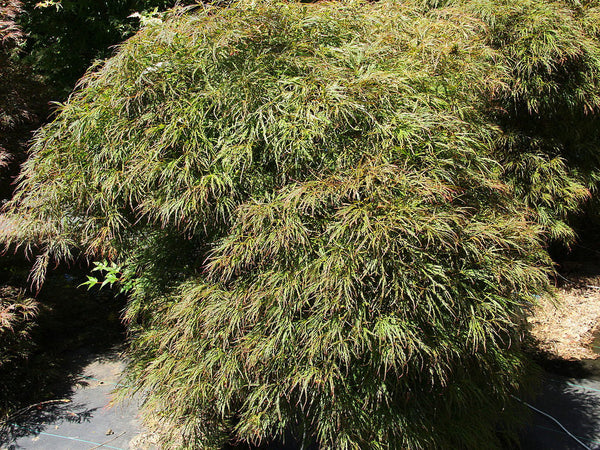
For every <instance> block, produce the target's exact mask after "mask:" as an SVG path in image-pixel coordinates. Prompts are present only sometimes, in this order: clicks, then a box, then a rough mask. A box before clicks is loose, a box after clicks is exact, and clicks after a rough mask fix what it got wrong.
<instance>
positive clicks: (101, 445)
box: [89, 431, 127, 450]
mask: <svg viewBox="0 0 600 450" xmlns="http://www.w3.org/2000/svg"><path fill="white" fill-rule="evenodd" d="M125 433H127V431H123V432H122V433H121V434H118V435H116V436H115V437H113V438H112V439H109V440H108V441H104V442H103V443H102V444H98V445H96V446H95V447H92V448H90V449H89V450H95V449H97V448H100V447H104V446H105V445H106V444H108V443H109V442H112V441H114V440H115V439H118V438H120V437H121V436H123V435H124V434H125Z"/></svg>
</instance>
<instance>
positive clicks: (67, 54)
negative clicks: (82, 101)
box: [18, 0, 176, 98]
mask: <svg viewBox="0 0 600 450" xmlns="http://www.w3.org/2000/svg"><path fill="white" fill-rule="evenodd" d="M175 3H176V0H60V1H55V2H53V1H50V2H40V1H37V0H23V1H22V9H23V11H22V13H21V14H20V15H19V18H18V22H19V25H20V26H21V28H22V29H23V31H24V33H25V34H26V36H27V39H26V41H25V43H24V46H23V53H24V55H26V56H25V61H26V62H27V64H28V65H30V66H31V67H33V68H34V69H35V70H36V71H37V73H39V74H41V75H43V76H44V78H45V79H46V80H49V81H50V82H52V83H53V84H54V85H55V87H56V88H57V90H58V92H59V96H60V97H61V98H64V97H65V96H66V95H67V94H68V93H69V92H70V91H71V90H72V89H73V86H74V85H75V82H76V81H77V80H78V79H79V77H81V75H82V74H83V73H84V72H85V70H86V69H87V68H88V67H89V66H90V64H91V63H92V62H93V61H94V60H96V59H102V58H106V57H107V56H110V55H111V54H112V53H113V52H114V48H113V46H114V45H117V44H119V43H120V42H122V41H123V40H124V39H126V38H128V37H129V36H131V35H132V34H133V33H134V32H135V31H136V30H137V29H138V27H139V19H136V18H129V17H128V16H129V15H131V14H132V13H135V12H144V11H153V10H154V9H156V10H159V11H164V10H165V9H167V8H169V7H171V6H174V5H175Z"/></svg>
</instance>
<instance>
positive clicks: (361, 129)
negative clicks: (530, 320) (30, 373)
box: [1, 0, 600, 449]
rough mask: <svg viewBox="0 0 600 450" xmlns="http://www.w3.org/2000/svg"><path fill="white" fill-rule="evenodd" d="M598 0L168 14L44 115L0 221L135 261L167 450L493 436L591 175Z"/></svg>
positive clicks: (145, 375) (140, 318) (142, 384)
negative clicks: (550, 252)
mask: <svg viewBox="0 0 600 450" xmlns="http://www.w3.org/2000/svg"><path fill="white" fill-rule="evenodd" d="M596 9H597V6H596V7H594V4H593V3H592V2H588V3H586V4H585V5H575V4H574V3H565V2H560V1H553V2H550V1H548V2H547V1H526V0H520V1H516V2H514V1H513V2H508V1H500V0H498V1H485V2H483V1H482V2H479V1H446V2H423V1H416V0H415V1H412V2H411V1H407V2H394V1H382V2H376V3H362V2H352V1H351V2H341V3H325V2H324V3H318V4H312V5H311V4H299V3H288V2H282V3H273V2H262V1H259V2H252V3H247V2H241V3H234V4H232V5H230V6H228V7H226V8H220V7H216V6H206V7H205V8H202V9H200V8H199V9H198V10H195V11H194V12H193V13H182V12H181V11H180V12H177V11H175V12H173V13H172V14H171V16H170V18H169V19H168V20H167V21H165V22H164V23H162V24H159V25H152V24H149V25H148V26H147V27H146V28H145V29H144V30H143V31H142V32H140V33H139V34H137V35H136V36H135V37H133V38H132V39H131V40H129V41H127V42H126V43H124V44H123V45H122V46H121V48H120V50H119V52H118V53H117V54H116V56H115V57H113V58H111V59H109V60H107V61H106V62H104V63H103V64H102V65H101V66H98V67H96V68H95V69H94V70H92V71H90V72H89V73H88V74H87V75H86V77H85V78H84V79H83V80H82V82H81V87H80V89H79V90H78V91H77V92H75V93H74V94H73V96H72V97H71V99H70V100H69V101H68V102H67V103H65V104H64V105H62V106H61V107H60V109H59V112H58V114H57V118H56V120H55V121H54V122H52V123H51V124H49V125H48V126H46V127H44V128H43V129H41V130H40V131H39V132H38V134H37V135H36V138H35V142H34V145H33V148H32V157H31V159H30V160H29V161H28V162H27V163H26V165H25V166H24V170H23V172H22V174H21V178H20V185H19V186H20V187H19V190H18V192H17V194H16V196H15V198H14V199H13V200H12V201H11V202H10V204H8V206H7V207H6V208H5V215H4V217H3V219H2V220H3V225H2V231H1V233H2V240H3V242H4V244H5V245H13V244H14V245H25V246H26V247H27V249H28V250H30V251H32V252H33V251H34V250H37V251H39V255H40V256H39V259H38V264H37V266H36V269H39V270H37V271H36V274H37V275H36V276H37V279H41V278H42V277H43V271H44V270H45V267H46V266H47V264H48V263H49V262H50V261H52V260H53V259H55V260H64V259H71V258H73V257H75V256H76V255H78V254H80V253H82V254H83V255H85V256H87V257H90V258H95V259H100V260H102V259H104V258H106V260H107V261H111V262H110V263H108V262H107V263H103V264H102V265H100V266H99V267H100V268H101V270H103V271H105V272H107V273H108V274H111V275H110V276H109V277H108V278H106V280H105V281H104V283H107V284H110V283H113V282H116V281H119V280H120V279H121V278H122V279H123V280H127V288H128V289H131V297H130V302H129V305H128V308H127V311H126V314H125V316H126V320H127V321H128V323H129V326H130V330H131V333H132V363H131V365H130V368H129V374H130V378H131V381H130V386H131V389H132V390H138V391H141V392H143V393H144V394H145V395H146V396H145V409H146V414H147V418H150V420H152V419H154V420H155V421H156V422H157V425H158V428H159V429H160V430H161V431H162V438H163V447H164V448H169V447H174V448H199V447H203V448H215V447H219V446H220V445H222V444H223V443H224V442H225V441H227V440H242V441H248V442H259V441H263V440H269V439H272V438H274V437H277V436H279V437H281V436H284V435H285V433H286V432H288V431H290V432H292V433H293V434H294V435H296V436H299V437H301V436H304V438H305V439H306V440H308V441H310V440H314V441H317V442H318V443H319V444H320V445H321V446H322V447H324V448H341V449H350V448H361V449H364V448H375V449H377V448H381V449H383V448H459V447H460V448H462V447H467V448H490V447H493V446H494V445H496V444H498V445H499V440H498V433H497V430H498V428H497V424H498V423H504V422H505V421H507V422H510V419H511V418H512V416H513V411H514V410H513V409H512V408H511V407H514V406H515V405H514V403H515V402H514V400H513V398H512V397H511V395H512V394H514V393H516V392H518V391H519V390H520V389H521V387H522V384H523V379H524V375H525V374H526V373H527V367H526V364H525V363H524V361H523V359H522V357H521V353H520V350H519V342H520V339H521V337H520V336H521V330H522V319H523V316H524V314H525V313H526V311H527V308H528V307H529V305H531V303H532V302H533V301H534V298H535V297H536V296H538V295H539V294H540V293H541V292H543V291H544V290H546V289H547V273H548V270H549V261H548V257H547V255H546V252H545V251H544V248H543V245H544V244H546V243H547V242H548V240H549V239H556V240H564V241H568V240H569V239H571V238H572V237H573V230H572V229H571V228H570V227H569V222H568V220H569V215H570V214H572V213H573V212H574V211H577V209H578V208H579V207H580V206H581V204H582V202H583V201H584V200H585V199H586V198H588V197H589V195H590V192H591V190H593V189H595V183H596V182H597V180H598V179H599V177H598V174H597V173H596V170H597V169H596V167H597V165H594V164H590V161H595V160H596V159H595V158H597V156H595V153H594V151H595V149H596V148H597V145H596V144H597V140H598V137H597V133H595V134H593V133H587V131H589V130H592V129H594V127H596V129H597V124H598V116H597V114H598V107H599V106H600V100H599V99H600V95H599V93H598V80H599V79H600V77H599V76H598V75H599V71H598V69H599V68H600V65H599V64H598V61H599V59H598V55H599V54H600V50H599V48H600V47H599V44H598V27H597V26H596V28H594V27H593V26H590V24H591V23H593V20H594V18H595V17H596V18H597V16H598V12H597V11H596ZM596 153H597V152H596ZM117 272H118V273H119V274H120V275H119V276H117ZM91 282H92V281H90V283H91ZM94 284H95V282H94ZM474 411H476V414H474Z"/></svg>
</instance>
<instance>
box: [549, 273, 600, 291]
mask: <svg viewBox="0 0 600 450" xmlns="http://www.w3.org/2000/svg"><path fill="white" fill-rule="evenodd" d="M556 275H558V276H559V277H560V278H562V279H563V280H565V281H566V282H567V283H570V284H572V285H573V286H579V287H586V288H589V289H600V286H594V285H592V284H584V283H578V282H575V281H572V280H569V279H568V278H565V277H563V276H562V275H561V274H560V273H557V274H556Z"/></svg>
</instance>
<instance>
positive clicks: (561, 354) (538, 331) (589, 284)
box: [528, 277, 600, 360]
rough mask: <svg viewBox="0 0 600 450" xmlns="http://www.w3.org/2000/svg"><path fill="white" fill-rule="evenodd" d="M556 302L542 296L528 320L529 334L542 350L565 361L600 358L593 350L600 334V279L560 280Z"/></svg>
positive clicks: (571, 278)
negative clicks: (560, 284) (596, 337)
mask: <svg viewBox="0 0 600 450" xmlns="http://www.w3.org/2000/svg"><path fill="white" fill-rule="evenodd" d="M561 281H563V282H564V285H563V286H562V287H560V288H558V291H557V296H556V298H554V299H551V298H548V297H543V298H541V299H540V300H539V305H538V306H537V307H536V308H535V309H534V312H533V315H532V316H531V317H529V319H528V322H529V324H530V327H531V328H530V331H531V334H532V335H533V337H534V339H535V340H536V341H537V346H538V348H539V350H541V351H542V352H544V353H546V354H547V355H548V356H550V357H555V358H559V359H566V360H581V359H597V358H600V354H599V353H600V348H598V349H596V351H597V352H599V353H595V352H594V349H593V341H594V337H595V333H596V332H598V331H600V280H599V279H598V277H569V278H564V279H563V280H561Z"/></svg>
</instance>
